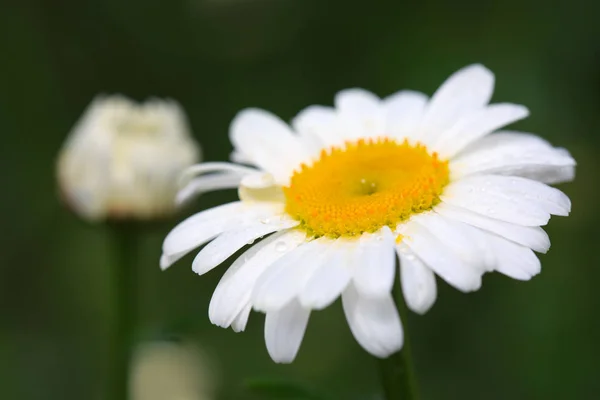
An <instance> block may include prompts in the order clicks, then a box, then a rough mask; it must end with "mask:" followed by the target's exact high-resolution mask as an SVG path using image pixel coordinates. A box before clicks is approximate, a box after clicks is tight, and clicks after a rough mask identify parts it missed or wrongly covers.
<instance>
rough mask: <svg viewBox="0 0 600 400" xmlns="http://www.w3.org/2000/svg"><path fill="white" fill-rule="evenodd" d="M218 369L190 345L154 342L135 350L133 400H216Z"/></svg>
mask: <svg viewBox="0 0 600 400" xmlns="http://www.w3.org/2000/svg"><path fill="white" fill-rule="evenodd" d="M214 370H215V368H214V366H212V365H210V362H209V360H208V359H207V357H206V355H205V354H204V353H203V352H202V351H201V350H200V349H198V348H196V347H195V346H194V345H191V344H189V343H187V344H186V343H182V344H178V343H171V342H152V343H145V344H142V345H140V346H138V348H137V349H136V352H135V354H134V357H133V359H132V365H131V375H130V380H129V394H130V398H131V399H132V400H165V399H173V400H179V399H181V400H209V399H213V398H215V396H214V390H215V387H216V384H215V378H216V376H215V372H214Z"/></svg>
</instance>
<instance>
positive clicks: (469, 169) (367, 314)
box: [161, 65, 575, 362]
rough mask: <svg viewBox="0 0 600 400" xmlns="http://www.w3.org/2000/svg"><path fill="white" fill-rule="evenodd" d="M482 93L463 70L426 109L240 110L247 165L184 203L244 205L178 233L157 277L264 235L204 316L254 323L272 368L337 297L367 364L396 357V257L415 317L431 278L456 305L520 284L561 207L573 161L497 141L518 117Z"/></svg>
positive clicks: (392, 104) (475, 70)
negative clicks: (498, 278)
mask: <svg viewBox="0 0 600 400" xmlns="http://www.w3.org/2000/svg"><path fill="white" fill-rule="evenodd" d="M493 86H494V76H493V74H492V73H491V72H490V71H489V70H488V69H486V68H484V67H483V66H481V65H472V66H469V67H466V68H463V69H461V70H459V71H458V72H456V73H455V74H453V75H452V76H451V77H450V78H448V80H446V82H444V84H443V85H442V86H441V87H440V88H439V89H438V90H437V91H436V92H435V94H434V95H433V96H432V97H431V98H430V99H428V98H427V96H425V95H424V94H422V93H419V92H414V91H400V92H398V93H395V94H393V95H391V96H389V97H386V98H384V99H379V98H378V97H376V96H375V95H373V94H372V93H369V92H367V91H365V90H361V89H350V90H344V91H342V92H340V93H338V94H337V95H336V97H335V107H333V108H331V107H322V106H311V107H308V108H307V109H305V110H303V111H301V112H300V113H299V114H298V116H297V117H296V118H294V120H293V121H292V124H291V126H288V125H287V124H285V123H284V122H283V121H281V120H280V119H278V118H277V117H275V116H274V115H272V114H270V113H268V112H266V111H262V110H257V109H248V110H244V111H242V112H241V113H240V114H238V116H237V117H236V118H235V120H234V121H233V123H232V125H231V131H230V136H231V140H232V142H233V145H234V147H235V150H234V152H233V154H232V158H233V159H234V160H236V161H238V162H241V163H245V164H250V165H252V166H254V167H255V168H251V167H247V166H242V165H238V164H227V163H208V164H200V165H198V166H195V167H192V168H191V169H189V170H188V175H187V177H188V181H189V183H188V186H187V187H185V188H184V189H183V190H182V193H183V194H184V195H185V196H189V195H191V194H193V193H197V192H203V191H208V190H213V189H215V188H222V187H237V188H238V193H239V197H240V201H236V202H233V203H229V204H225V205H222V206H219V207H216V208H213V209H210V210H207V211H203V212H200V213H198V214H196V215H194V216H192V217H190V218H189V219H187V220H185V221H183V222H182V223H181V224H179V225H178V226H177V227H175V229H173V231H172V232H171V233H170V234H169V235H168V236H167V238H166V239H165V241H164V245H163V256H162V258H161V267H162V268H166V267H168V266H169V265H171V264H172V263H174V262H175V261H176V260H178V259H179V258H181V257H182V256H184V255H185V254H187V253H188V252H190V251H191V250H193V249H194V248H196V247H198V246H200V245H202V244H205V243H207V242H210V243H208V244H207V245H206V246H205V247H204V248H203V249H202V250H201V251H200V252H199V253H198V255H197V256H196V258H195V259H194V262H193V270H194V271H195V272H197V273H198V274H203V273H206V272H207V271H210V270H211V269H213V268H214V267H216V266H218V265H219V264H221V263H222V262H223V261H225V260H226V259H227V258H229V257H230V256H232V255H233V254H234V253H235V252H237V251H238V250H239V249H241V248H242V247H244V246H246V245H247V244H252V243H253V242H254V241H255V240H257V239H261V238H262V240H260V241H259V242H257V243H255V244H253V245H252V246H251V247H249V248H248V249H247V250H246V251H245V253H243V254H242V255H241V256H240V257H239V258H238V259H237V260H235V261H234V262H233V265H232V266H231V267H230V268H229V269H228V270H227V272H225V274H224V275H223V278H222V279H221V281H220V283H219V285H218V286H217V288H216V290H215V292H214V295H213V297H212V300H211V303H210V307H209V317H210V319H211V321H212V322H213V323H214V324H217V325H219V326H222V327H229V326H231V327H232V328H233V329H234V330H235V331H241V330H243V329H244V327H245V325H246V321H247V319H248V315H249V313H250V310H251V309H255V310H258V311H262V312H265V313H266V322H265V339H266V344H267V349H268V351H269V354H270V355H271V357H272V358H273V360H275V361H277V362H291V361H292V360H293V359H294V358H295V356H296V353H297V351H298V349H299V346H300V343H301V341H302V337H303V335H304V331H305V328H306V324H307V321H308V318H309V314H310V312H311V310H315V309H316V310H318V309H322V308H324V307H327V306H328V305H330V304H331V303H332V302H333V301H335V299H336V298H338V297H339V296H340V295H341V298H342V304H343V308H344V312H345V314H346V318H347V320H348V323H349V325H350V329H351V331H352V333H353V334H354V336H355V338H356V340H357V341H358V342H359V343H360V344H361V345H362V346H363V347H364V348H365V349H366V350H367V351H369V352H370V353H372V354H374V355H376V356H379V357H386V356H388V355H390V354H392V353H393V352H395V351H397V350H399V349H400V348H401V347H402V343H403V331H402V325H401V321H400V318H399V315H398V311H397V309H396V307H395V304H394V301H393V299H392V295H391V290H392V286H393V283H394V278H395V276H396V270H395V268H396V260H397V259H399V261H400V262H399V266H400V267H399V268H400V269H399V273H398V276H399V277H400V281H401V287H402V292H403V295H404V298H405V301H406V303H407V305H408V307H409V308H410V309H411V310H413V311H414V312H417V313H425V312H426V311H427V310H428V309H429V308H430V307H431V306H432V305H433V303H434V301H435V299H436V296H437V289H436V288H437V286H436V279H435V275H438V276H439V277H440V278H441V279H443V280H444V281H446V282H447V283H449V284H450V285H452V286H454V287H455V288H457V289H459V290H461V291H463V292H470V291H474V290H477V289H479V287H480V286H481V278H482V275H483V274H484V273H486V272H490V271H498V272H500V273H502V274H505V275H507V276H509V277H512V278H515V279H520V280H527V279H530V278H531V277H532V276H534V275H535V274H537V273H538V272H539V271H540V262H539V260H538V258H537V257H536V255H535V254H534V251H535V252H542V253H543V252H546V251H547V250H548V248H549V246H550V242H549V239H548V236H547V235H546V233H545V232H544V231H543V229H542V228H541V226H543V225H545V224H547V223H548V220H549V218H550V215H551V214H553V215H567V214H568V213H569V211H570V207H571V204H570V201H569V198H568V197H567V196H566V195H565V194H563V193H562V192H561V191H559V190H557V189H555V188H552V187H550V186H548V185H547V184H548V183H557V182H562V181H568V180H571V179H572V178H573V176H574V167H575V161H574V160H573V158H572V157H571V156H570V155H569V153H568V152H567V151H566V150H564V149H559V148H554V147H552V146H551V145H550V144H549V143H548V142H546V141H544V140H543V139H541V138H539V137H536V136H534V135H531V134H528V133H520V132H512V131H498V132H496V130H498V129H499V128H502V127H503V126H505V125H507V124H510V123H512V122H515V121H517V120H520V119H522V118H524V117H526V116H527V115H528V110H527V108H525V107H523V106H520V105H515V104H508V103H501V104H488V103H489V100H490V98H491V95H492V91H493ZM194 177H195V178H194ZM217 181H218V182H219V184H218V185H217V184H215V182H217ZM185 196H184V197H185ZM267 235H268V236H267Z"/></svg>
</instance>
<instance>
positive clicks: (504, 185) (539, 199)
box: [444, 175, 571, 225]
mask: <svg viewBox="0 0 600 400" xmlns="http://www.w3.org/2000/svg"><path fill="white" fill-rule="evenodd" d="M451 187H452V192H457V193H454V194H455V195H457V197H458V194H459V193H461V195H464V196H465V197H471V200H472V201H473V200H474V197H478V199H477V200H475V201H477V202H483V201H484V200H482V199H481V198H483V197H492V198H495V199H503V200H505V201H508V202H510V203H511V204H512V207H513V208H514V210H515V212H519V213H526V214H529V218H534V217H535V218H538V219H540V220H543V219H547V218H548V214H554V215H563V216H566V215H569V212H570V211H571V200H569V198H568V197H567V195H565V194H564V193H563V192H561V191H560V190H558V189H556V188H553V187H550V186H548V185H546V184H544V183H541V182H537V181H533V180H531V179H526V178H520V177H514V176H512V177H508V176H498V175H476V176H470V177H467V178H464V179H462V180H460V181H458V182H456V183H453V184H451V185H449V186H448V187H447V189H450V188H451ZM447 189H446V190H447ZM446 190H445V191H444V195H445V196H447V194H446V193H447V192H446ZM465 192H466V194H465ZM459 202H460V200H459ZM470 209H471V210H473V211H476V210H474V209H472V208H470ZM491 216H492V217H493V215H491ZM524 218H525V219H527V217H524ZM509 222H511V221H509ZM515 223H517V224H519V225H525V222H524V221H523V220H522V221H520V222H515ZM533 225H536V224H533ZM538 225H541V224H538Z"/></svg>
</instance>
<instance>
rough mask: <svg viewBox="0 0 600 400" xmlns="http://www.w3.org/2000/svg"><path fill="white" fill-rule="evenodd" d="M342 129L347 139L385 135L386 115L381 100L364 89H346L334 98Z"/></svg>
mask: <svg viewBox="0 0 600 400" xmlns="http://www.w3.org/2000/svg"><path fill="white" fill-rule="evenodd" d="M334 103H335V107H336V109H337V112H338V116H339V124H340V131H341V132H342V133H343V134H344V136H345V137H346V138H347V139H358V138H367V137H377V136H382V135H384V134H385V133H386V132H385V116H384V112H383V109H382V107H381V105H380V100H379V98H378V97H377V96H375V95H374V94H373V93H371V92H368V91H366V90H364V89H346V90H342V91H340V92H338V93H337V94H336V96H335V99H334Z"/></svg>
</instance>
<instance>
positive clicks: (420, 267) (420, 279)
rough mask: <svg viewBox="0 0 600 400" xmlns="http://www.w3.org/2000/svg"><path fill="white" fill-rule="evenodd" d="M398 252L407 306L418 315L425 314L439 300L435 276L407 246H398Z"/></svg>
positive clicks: (401, 280) (401, 281)
mask: <svg viewBox="0 0 600 400" xmlns="http://www.w3.org/2000/svg"><path fill="white" fill-rule="evenodd" d="M397 251H398V257H400V283H401V285H402V293H403V294H404V300H405V301H406V306H407V307H408V308H409V309H410V310H412V311H414V312H416V313H418V314H425V313H426V312H427V311H429V309H430V308H431V306H433V303H435V299H436V298H437V284H436V282H435V274H434V273H433V271H432V270H431V269H430V268H428V267H427V266H426V265H425V264H423V262H422V261H421V260H419V258H418V257H417V256H415V255H414V254H413V253H412V252H411V251H410V250H409V249H408V247H407V246H406V245H404V244H400V245H398V246H397Z"/></svg>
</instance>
